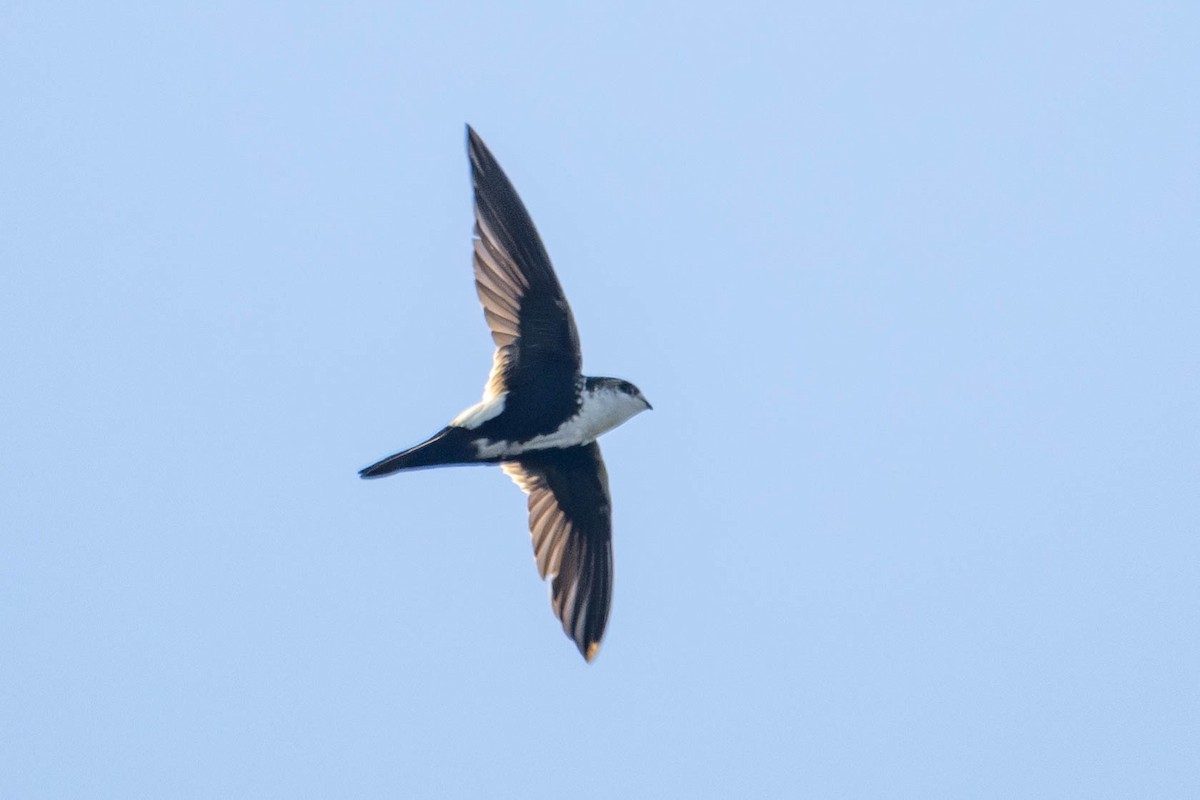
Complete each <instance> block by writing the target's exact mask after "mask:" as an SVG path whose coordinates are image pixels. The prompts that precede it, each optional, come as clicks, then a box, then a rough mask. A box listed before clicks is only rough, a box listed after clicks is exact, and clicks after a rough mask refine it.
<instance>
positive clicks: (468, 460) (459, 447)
mask: <svg viewBox="0 0 1200 800" xmlns="http://www.w3.org/2000/svg"><path fill="white" fill-rule="evenodd" d="M479 461H480V459H479V458H478V457H477V455H476V450H475V447H474V445H472V444H471V442H470V436H469V434H468V432H467V431H466V430H465V429H463V428H455V427H447V428H442V429H441V430H440V431H438V432H437V433H436V434H434V435H433V436H431V437H430V438H429V439H426V440H425V441H423V442H421V443H420V444H419V445H417V446H416V447H410V448H408V449H407V450H405V451H404V452H402V453H396V455H394V456H388V457H387V458H385V459H383V460H382V461H377V462H376V463H374V464H372V465H371V466H369V467H366V468H365V469H361V470H359V471H358V476H359V477H360V478H381V477H383V476H384V475H390V474H392V473H393V472H399V471H400V470H402V469H423V468H426V467H443V466H447V465H450V464H475V463H478V462H479Z"/></svg>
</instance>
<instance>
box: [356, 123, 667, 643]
mask: <svg viewBox="0 0 1200 800" xmlns="http://www.w3.org/2000/svg"><path fill="white" fill-rule="evenodd" d="M467 139H468V152H469V154H470V158H471V175H472V180H473V183H474V187H475V236H476V239H475V258H474V262H475V289H476V291H477V293H478V295H479V300H480V303H481V304H482V305H483V309H484V316H485V318H486V319H487V322H488V326H489V328H490V329H491V332H492V339H493V341H494V342H495V344H496V352H495V355H494V356H493V361H492V371H491V374H490V375H489V376H488V381H487V384H486V385H485V387H484V392H483V399H482V400H481V401H480V402H478V403H476V404H475V405H473V406H471V407H470V408H467V409H466V410H464V411H463V412H462V413H461V414H459V415H458V416H457V417H455V418H454V419H453V420H451V422H450V424H449V425H447V426H446V427H445V428H443V429H442V430H441V431H439V432H438V433H436V434H434V435H433V436H432V437H430V438H429V439H427V440H426V441H424V442H422V443H421V444H418V445H417V446H415V447H412V448H409V449H408V450H405V451H403V452H400V453H397V454H395V455H393V456H389V457H387V458H385V459H383V460H382V461H379V462H377V463H375V464H373V465H371V466H369V467H367V468H366V469H364V470H362V471H361V472H360V473H359V474H360V475H361V476H362V477H364V478H375V477H380V476H383V475H388V474H391V473H393V472H396V471H399V470H407V469H422V468H427V467H438V466H448V465H454V464H500V466H501V467H502V468H503V469H504V471H505V472H506V473H508V475H509V476H510V477H512V479H513V480H514V481H515V482H516V483H517V485H518V486H520V487H521V489H522V490H523V491H525V492H526V493H527V494H528V495H529V513H530V516H529V529H530V533H531V535H532V537H533V545H534V555H535V558H536V561H537V565H538V572H539V573H540V574H541V576H542V577H543V578H550V579H551V605H552V606H553V608H554V612H555V614H556V615H557V616H558V617H559V619H560V620H561V621H562V623H563V629H564V630H565V631H566V633H567V635H568V636H570V637H571V638H573V639H574V640H575V643H576V645H577V646H578V647H579V650H580V652H581V653H583V655H584V658H586V659H587V660H589V661H590V660H591V659H592V658H593V657H594V656H595V653H596V650H597V648H598V647H599V643H600V638H601V636H603V634H604V628H605V625H606V624H607V621H608V609H609V603H610V600H611V593H612V510H611V505H610V499H609V493H608V477H607V474H606V472H605V469H604V462H603V460H602V459H601V457H600V448H599V446H598V445H597V444H596V439H597V437H599V436H600V435H601V434H603V433H605V432H606V431H609V430H612V429H613V428H615V427H617V426H618V425H620V424H622V423H623V422H625V421H626V420H628V419H630V418H631V417H633V416H634V415H636V414H638V413H640V412H642V411H645V410H647V409H649V408H650V404H649V403H648V402H647V401H646V399H645V398H644V397H643V396H642V393H641V392H640V391H639V390H638V389H637V387H635V386H634V385H633V384H631V383H629V382H627V381H623V380H619V379H616V378H594V377H586V376H584V375H583V373H582V354H581V352H580V348H579V334H578V332H577V331H576V329H575V321H574V319H573V318H572V316H571V309H570V307H569V306H568V305H567V301H566V297H565V296H564V295H563V292H562V288H561V287H560V286H559V283H558V279H557V277H556V276H555V274H554V269H553V267H552V266H551V264H550V259H549V256H547V255H546V251H545V248H544V247H543V246H542V242H541V239H540V238H539V237H538V234H537V230H536V229H535V228H534V226H533V222H532V220H531V219H530V218H529V214H528V212H526V210H525V207H524V205H523V204H522V203H521V200H520V198H519V197H518V196H517V193H516V190H515V189H514V188H513V186H512V184H511V183H510V182H509V181H508V178H507V177H506V176H505V175H504V172H503V171H502V170H501V169H500V165H499V164H497V163H496V160H495V159H494V158H493V157H492V154H491V153H490V152H489V151H488V149H487V147H486V146H485V145H484V144H483V141H482V140H481V139H480V138H479V137H478V136H477V135H476V134H475V132H474V131H473V130H471V129H470V128H468V129H467Z"/></svg>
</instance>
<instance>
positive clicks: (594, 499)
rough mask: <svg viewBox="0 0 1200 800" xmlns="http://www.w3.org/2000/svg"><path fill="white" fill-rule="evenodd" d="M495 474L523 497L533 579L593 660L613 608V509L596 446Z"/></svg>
mask: <svg viewBox="0 0 1200 800" xmlns="http://www.w3.org/2000/svg"><path fill="white" fill-rule="evenodd" d="M501 468H503V469H504V471H505V472H506V473H508V475H509V476H510V477H511V478H512V479H513V480H514V481H515V482H516V484H517V485H518V486H520V487H521V489H522V490H523V491H524V492H525V493H527V494H528V495H529V532H530V534H531V536H532V538H533V551H534V556H535V558H536V559H537V567H538V573H539V574H540V575H541V576H542V578H543V579H545V578H549V579H550V581H551V583H550V602H551V605H552V607H553V608H554V614H555V616H557V617H558V618H559V620H561V621H562V626H563V630H564V631H565V632H566V634H567V636H570V637H571V638H572V639H574V640H575V645H576V646H577V647H578V648H579V652H580V653H582V654H583V657H584V658H585V659H587V660H588V661H591V660H592V659H593V658H594V657H595V655H596V652H597V650H598V649H599V647H600V639H601V637H603V636H604V628H605V626H606V625H607V624H608V610H609V605H610V603H611V601H612V575H613V567H612V504H611V501H610V498H609V493H608V474H607V473H606V471H605V469H604V461H603V460H602V459H601V457H600V446H599V445H598V444H596V443H595V442H592V443H591V444H587V445H581V446H579V447H569V448H566V449H562V450H536V451H531V452H529V453H526V454H524V455H522V456H521V458H520V459H518V460H516V461H509V462H505V463H503V464H501Z"/></svg>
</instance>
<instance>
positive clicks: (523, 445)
mask: <svg viewBox="0 0 1200 800" xmlns="http://www.w3.org/2000/svg"><path fill="white" fill-rule="evenodd" d="M503 397H504V396H503V395H501V398H500V399H501V403H502V405H501V410H503V402H502V401H503ZM480 405H483V404H482V403H481V404H480ZM475 408H478V406H476V407H473V408H469V409H467V411H464V412H463V413H462V414H460V415H459V416H460V417H465V416H467V414H468V412H472V411H474V410H475ZM645 410H646V403H645V401H644V400H642V399H641V398H638V397H634V396H632V395H628V394H625V393H623V392H618V391H616V390H614V389H607V388H604V389H599V390H597V391H591V392H586V393H585V394H584V395H583V405H582V407H581V408H580V409H579V413H578V414H576V415H575V416H573V417H571V418H570V419H569V420H567V421H566V422H564V423H563V424H562V425H561V426H560V427H559V429H558V430H556V431H554V432H553V433H547V434H543V435H541V436H535V437H533V438H532V439H530V440H529V441H527V442H519V443H514V442H505V441H500V442H492V441H489V440H486V439H483V440H480V441H477V442H475V449H476V452H477V453H478V456H479V458H508V457H511V456H518V455H520V454H521V453H524V452H527V451H529V450H545V449H547V448H550V447H574V446H575V445H580V444H588V443H589V442H593V441H595V440H596V438H597V437H598V436H600V434H602V433H605V432H607V431H611V430H612V429H613V428H615V427H617V426H618V425H620V424H621V423H623V422H625V421H626V420H628V419H630V418H631V417H633V416H635V415H637V414H639V413H641V412H643V411H645ZM499 413H500V412H499V411H497V412H495V413H494V414H492V415H491V416H489V417H484V418H483V419H481V420H480V421H479V422H478V423H477V425H481V424H483V423H484V422H486V421H487V420H489V419H491V418H492V417H494V416H496V414H499ZM451 424H457V422H455V423H451ZM477 425H470V426H464V427H470V428H474V427H477Z"/></svg>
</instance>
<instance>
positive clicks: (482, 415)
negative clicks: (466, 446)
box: [450, 392, 508, 431]
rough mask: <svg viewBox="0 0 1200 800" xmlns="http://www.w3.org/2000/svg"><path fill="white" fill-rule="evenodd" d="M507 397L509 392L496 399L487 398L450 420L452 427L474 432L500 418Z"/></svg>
mask: <svg viewBox="0 0 1200 800" xmlns="http://www.w3.org/2000/svg"><path fill="white" fill-rule="evenodd" d="M507 397H508V392H501V393H500V394H498V395H496V396H495V397H485V398H484V399H483V400H480V401H479V402H478V403H476V404H475V405H473V406H471V407H470V408H468V409H467V410H466V411H464V412H462V413H461V414H459V415H458V416H457V417H455V418H454V419H452V420H450V425H451V426H452V427H455V428H466V429H467V430H469V431H473V430H475V429H476V428H478V427H479V426H480V425H482V424H483V423H485V422H487V421H488V420H489V419H495V418H496V417H498V416H500V414H501V413H502V412H503V411H504V400H505V399H506V398H507Z"/></svg>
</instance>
